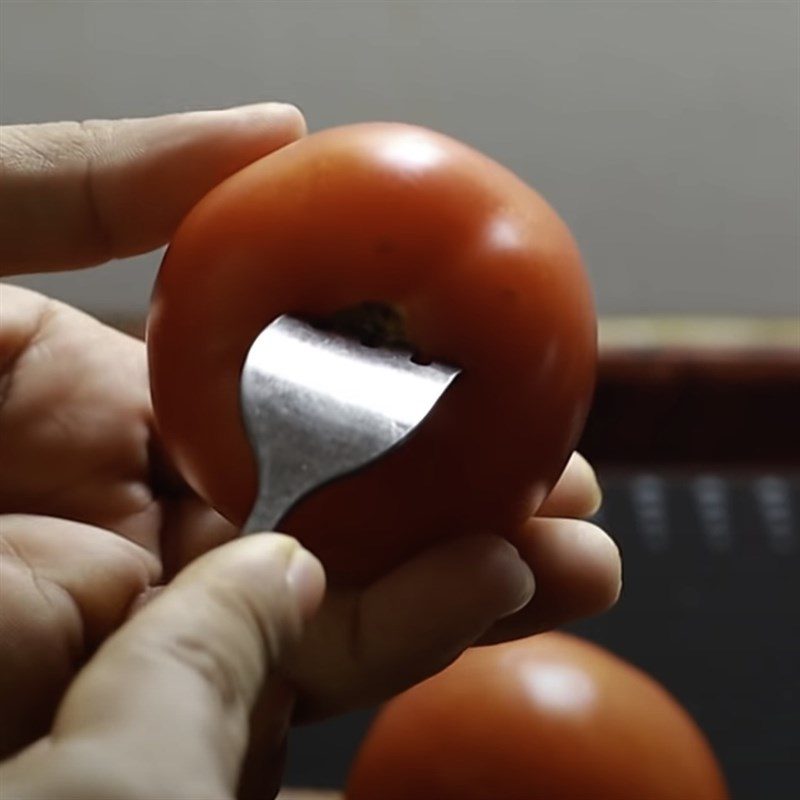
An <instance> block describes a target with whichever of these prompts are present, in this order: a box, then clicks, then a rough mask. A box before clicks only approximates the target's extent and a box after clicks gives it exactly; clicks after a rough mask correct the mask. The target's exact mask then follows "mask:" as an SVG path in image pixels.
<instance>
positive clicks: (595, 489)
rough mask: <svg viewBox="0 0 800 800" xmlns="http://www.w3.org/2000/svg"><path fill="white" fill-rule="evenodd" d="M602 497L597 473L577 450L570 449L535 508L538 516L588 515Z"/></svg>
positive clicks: (597, 506) (596, 506)
mask: <svg viewBox="0 0 800 800" xmlns="http://www.w3.org/2000/svg"><path fill="white" fill-rule="evenodd" d="M602 500H603V495H602V492H601V491H600V484H598V482H597V475H596V474H595V471H594V470H593V469H592V466H591V464H590V463H589V462H588V461H587V460H586V459H585V458H584V457H583V456H582V455H581V454H580V453H573V454H572V457H571V458H570V460H569V463H568V464H567V466H566V469H565V470H564V472H563V473H562V474H561V477H560V478H559V480H558V483H556V485H555V486H554V487H553V489H552V491H551V492H550V494H549V495H548V496H547V497H546V498H545V501H544V503H542V505H541V506H540V507H539V509H538V511H537V512H536V514H537V516H540V517H572V518H575V519H581V518H583V517H591V516H592V514H594V513H595V512H596V511H597V509H599V508H600V504H601V502H602Z"/></svg>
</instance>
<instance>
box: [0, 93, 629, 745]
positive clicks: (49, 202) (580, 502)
mask: <svg viewBox="0 0 800 800" xmlns="http://www.w3.org/2000/svg"><path fill="white" fill-rule="evenodd" d="M302 132H303V125H302V119H301V118H300V117H299V115H298V114H297V112H296V111H293V110H291V109H287V108H285V107H277V108H276V107H274V106H267V107H261V109H260V110H259V109H258V108H256V109H249V110H245V111H243V112H235V113H234V112H229V114H228V116H227V117H226V116H225V115H224V114H222V113H220V112H212V113H211V114H210V115H205V116H204V115H180V116H173V117H170V118H163V119H160V120H152V121H147V120H143V121H130V122H127V123H96V124H91V125H84V126H82V127H78V126H70V125H67V126H66V127H64V126H45V127H40V126H32V127H28V128H26V129H25V130H23V131H22V132H17V133H12V134H11V135H9V134H7V133H6V134H4V137H3V165H4V184H5V191H4V194H3V197H2V203H3V209H2V212H3V213H2V217H0V218H1V219H2V220H3V227H2V228H1V229H0V233H1V234H2V235H1V236H0V240H1V241H2V248H3V250H2V261H3V264H4V265H5V269H6V270H7V272H9V273H10V272H14V271H16V272H22V271H31V270H35V269H48V268H69V267H76V266H84V265H87V264H89V263H95V262H99V261H102V260H104V259H106V258H111V257H114V256H122V255H130V254H133V253H135V252H141V251H143V250H147V249H149V248H152V247H155V246H157V245H159V244H161V243H163V242H164V241H165V240H166V239H168V238H169V236H170V235H171V233H172V230H173V229H174V227H175V225H176V224H177V222H178V221H179V220H180V218H181V217H182V215H183V214H184V213H185V212H186V211H187V210H188V208H189V207H191V205H193V204H194V202H196V201H197V200H198V199H199V198H200V196H201V195H202V194H203V193H204V192H205V191H206V190H207V189H208V188H210V187H211V186H212V185H214V184H215V183H216V182H218V181H219V180H221V179H222V178H223V177H225V175H227V174H228V173H229V172H232V171H234V170H236V169H238V168H240V167H242V166H244V165H245V164H246V163H248V162H249V161H251V160H253V159H254V158H257V157H258V156H260V155H263V154H265V153H267V152H269V151H270V150H272V149H275V147H277V146H280V145H281V144H284V143H286V142H288V141H290V140H291V139H293V138H296V137H297V136H299V135H301V134H302ZM90 165H91V166H90ZM87 175H88V176H91V177H90V178H87ZM154 198H155V199H156V200H157V201H156V202H154ZM2 302H3V308H4V313H3V325H2V328H3V330H2V334H1V335H0V356H1V357H2V364H3V374H4V376H5V377H4V386H5V388H6V391H5V392H4V396H5V400H4V402H2V405H0V448H1V449H2V453H0V512H4V513H10V512H16V513H17V514H18V516H16V517H15V518H13V519H6V520H5V521H4V523H3V534H4V538H5V540H6V543H7V544H8V545H9V547H10V548H11V549H12V551H13V552H14V553H15V554H16V555H15V556H11V557H8V558H4V559H3V568H4V570H8V571H9V573H8V574H9V575H10V578H9V580H8V581H6V585H7V586H13V587H14V591H13V593H12V596H11V603H5V604H4V605H5V606H6V608H4V611H5V612H6V617H5V619H6V621H5V622H3V623H2V624H3V626H4V627H3V628H2V633H3V640H4V641H6V642H8V648H7V650H8V659H7V660H8V662H9V663H10V664H11V668H10V669H8V670H6V671H5V672H4V675H3V678H2V683H0V701H2V704H3V707H4V709H8V710H9V711H10V713H6V714H5V715H4V719H5V725H4V732H5V735H6V741H4V746H5V747H6V751H8V749H9V748H13V747H15V746H19V745H20V744H23V743H25V742H26V741H30V739H31V737H32V736H33V735H40V734H41V733H43V732H44V730H45V729H46V727H47V724H48V721H49V717H50V714H51V713H52V709H53V708H54V706H55V704H56V702H57V701H58V698H59V697H60V695H61V693H62V692H63V690H64V687H65V686H66V684H67V683H68V681H69V679H70V677H71V676H72V675H73V674H74V672H75V670H76V669H77V668H78V666H79V665H80V664H81V663H82V661H83V660H84V659H85V658H86V656H87V654H89V653H90V652H91V651H92V650H93V649H94V648H95V647H96V646H97V644H98V643H99V642H100V641H102V640H103V639H104V638H105V637H106V636H107V635H108V634H109V633H110V632H111V631H113V630H114V629H115V628H116V627H117V626H118V625H119V624H120V623H121V621H122V620H123V619H124V618H125V614H126V611H127V608H128V606H129V605H130V603H131V602H132V600H133V598H135V597H136V596H138V595H139V594H141V593H142V592H143V591H145V590H146V589H147V587H148V586H150V585H153V584H154V583H157V582H158V580H159V571H161V572H162V573H163V578H164V579H166V578H169V577H170V576H172V575H173V574H174V573H175V572H176V571H178V570H179V569H180V568H181V567H182V566H183V565H185V564H186V563H188V562H189V561H191V560H192V559H193V558H195V557H196V556H198V555H199V554H201V553H203V552H205V551H206V550H208V549H210V548H212V547H214V546H216V545H218V544H220V543H221V542H223V541H226V540H227V539H229V538H231V537H233V536H235V535H236V531H235V530H233V529H232V528H231V526H230V525H228V524H227V523H226V522H225V521H224V520H222V519H221V518H219V517H218V516H217V515H216V514H214V512H213V511H211V510H210V509H208V508H207V507H206V506H205V505H204V504H203V503H202V502H201V501H199V500H198V499H197V498H196V497H195V496H194V495H193V494H192V492H191V491H190V490H189V489H188V488H187V487H186V486H185V485H184V484H183V482H182V481H181V480H180V478H179V477H178V476H176V475H175V474H174V473H173V472H172V471H171V470H170V468H169V465H168V464H167V463H166V461H165V459H164V457H163V456H162V453H161V446H160V442H159V440H158V436H157V434H156V433H155V431H154V426H153V420H152V410H151V407H150V402H149V393H148V381H147V370H146V362H145V355H144V348H143V346H142V344H141V343H140V342H138V341H135V340H133V339H130V338H129V337H125V336H123V335H122V334H119V333H117V332H115V331H112V330H110V329H108V328H106V327H104V326H102V325H100V324H99V323H97V322H96V321H94V320H92V319H91V318H89V317H86V316H85V315H83V314H80V313H78V312H76V311H74V310H73V309H69V308H68V307H66V306H63V305H61V304H57V303H53V302H52V301H49V300H46V299H45V298H42V297H40V296H38V295H35V294H33V293H29V292H24V291H23V290H19V289H14V288H13V287H6V288H5V289H4V295H3V300H2ZM6 310H8V312H9V313H6ZM598 500H599V492H598V490H597V488H596V483H595V482H594V478H593V475H592V472H591V469H590V468H589V467H588V465H586V463H585V462H584V461H583V460H582V459H580V458H579V457H575V458H574V459H573V461H572V462H570V466H569V467H568V469H567V472H566V473H565V476H564V477H563V478H562V481H561V482H560V484H559V486H558V487H557V488H556V489H555V490H554V492H553V493H552V495H551V497H550V498H549V499H548V501H547V502H546V504H545V507H543V508H542V509H541V510H540V516H539V517H537V518H535V519H532V520H531V522H530V523H529V525H528V526H527V528H526V530H525V531H524V532H523V533H522V534H521V535H520V536H518V537H517V539H516V540H515V541H516V543H517V547H518V548H519V552H520V553H521V554H522V557H523V559H524V560H522V559H520V557H519V556H518V553H517V551H516V550H515V549H514V548H513V547H511V546H510V545H509V544H508V543H507V542H506V541H505V540H503V539H502V538H500V537H471V538H468V539H461V540H454V541H451V542H449V543H447V544H444V545H439V546H437V547H435V548H433V549H431V550H430V551H429V552H427V553H424V554H422V555H420V556H418V557H417V558H416V559H414V560H413V561H411V562H409V563H408V564H406V565H403V566H402V567H400V568H399V569H398V570H396V571H395V572H393V573H392V574H390V575H388V576H386V577H384V578H383V579H381V580H379V581H378V582H376V583H375V584H374V585H373V586H371V587H367V588H366V589H364V590H363V591H360V592H357V593H356V592H352V591H344V590H339V589H337V588H336V587H332V589H331V591H330V592H329V593H328V596H327V598H326V600H325V603H324V608H323V609H322V611H321V613H320V614H319V616H318V618H317V619H316V620H315V621H314V622H313V624H312V625H311V628H310V630H309V632H308V635H307V637H306V638H305V639H304V641H303V643H302V644H301V645H300V646H299V648H298V649H297V652H296V653H294V654H293V655H292V656H291V657H287V659H285V661H284V671H285V673H286V675H287V677H288V678H289V679H290V680H291V681H293V682H294V684H295V685H296V686H297V687H298V690H299V691H300V692H301V705H302V713H303V714H304V715H305V716H309V717H312V716H319V715H321V714H327V713H333V712H335V711H339V710H343V709H345V708H350V707H353V706H355V705H359V704H364V703H368V702H372V701H375V700H379V699H382V698H384V697H386V696H388V695H389V694H391V693H393V692H395V691H398V690H400V689H402V688H404V687H406V686H408V685H410V684H411V683H413V682H414V681H416V680H418V679H421V678H423V677H426V676H427V675H429V674H431V673H433V672H435V671H436V670H438V669H439V668H441V667H442V666H444V665H445V664H446V663H447V662H448V661H450V660H451V659H452V658H454V657H455V656H456V655H457V654H458V653H459V652H460V650H461V649H463V648H464V647H466V646H467V645H468V644H470V643H472V642H473V641H474V640H476V639H478V638H479V637H481V636H483V637H484V639H486V640H488V639H496V638H503V637H508V636H516V635H523V634H527V633H529V632H531V631H533V630H537V629H540V628H544V627H548V626H552V625H555V624H560V623H562V622H565V621H567V620H569V619H572V618H574V617H576V616H581V615H584V614H589V613H593V612H596V611H599V610H602V609H603V608H605V607H606V606H608V605H609V604H610V603H611V602H613V599H614V598H615V597H616V594H617V592H618V588H619V560H618V555H617V552H616V548H615V547H614V545H613V544H612V543H611V542H610V540H609V539H608V538H607V537H606V536H605V535H604V534H603V533H602V532H600V531H599V530H598V529H596V528H595V527H593V526H591V525H590V524H589V523H585V522H581V521H577V520H575V519H566V518H569V517H579V516H582V515H586V514H589V513H590V512H591V511H592V510H593V508H594V507H595V506H596V504H597V502H598ZM43 516H47V517H51V518H49V519H44V518H43ZM52 517H54V518H56V519H52ZM559 518H565V519H559ZM74 521H80V523H83V524H76V522H74ZM114 534H117V535H114ZM526 562H527V563H530V565H532V567H533V569H534V571H535V573H536V579H537V592H536V596H535V597H534V599H533V601H531V602H530V603H527V600H529V599H530V593H531V591H532V588H533V587H532V579H531V570H530V569H529V567H528V566H526ZM523 604H525V608H524V609H523V610H522V611H520V612H519V613H518V614H515V615H514V616H512V617H509V618H508V619H505V620H504V621H500V622H498V620H501V619H502V618H504V617H506V616H507V615H508V614H510V613H511V612H512V611H514V610H515V609H517V608H518V607H520V606H521V605H523ZM9 732H10V738H8V737H9Z"/></svg>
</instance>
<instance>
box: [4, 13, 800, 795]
mask: <svg viewBox="0 0 800 800" xmlns="http://www.w3.org/2000/svg"><path fill="white" fill-rule="evenodd" d="M0 36H1V37H2V39H1V40H0V117H1V118H2V121H3V122H4V123H16V122H36V121H46V120H57V119H83V118H97V117H121V116H143V115H152V114H160V113H166V112H171V111H176V110H182V109H196V108H214V107H222V106H229V105H235V104H239V103H246V102H255V101H261V100H267V99H277V100H287V101H291V102H294V103H297V104H299V105H300V106H301V107H302V108H303V109H304V111H305V113H306V115H307V118H308V121H309V125H310V127H311V129H312V130H315V129H320V128H324V127H328V126H331V125H336V124H341V123H349V122H354V121H358V120H374V119H388V120H401V121H408V122H416V123H419V124H422V125H426V126H429V127H432V128H435V129H438V130H441V131H444V132H446V133H449V134H451V135H453V136H455V137H457V138H459V139H463V140H465V141H467V142H469V143H471V144H472V145H474V146H475V147H477V148H478V149H480V150H483V151H485V152H486V153H488V154H490V155H491V156H493V157H494V158H495V159H497V160H498V161H500V162H502V163H504V164H505V165H507V166H508V167H510V168H511V169H512V170H514V171H515V172H517V173H518V174H519V175H521V176H522V177H523V178H524V179H526V180H528V181H529V182H530V183H532V184H533V185H535V186H536V187H537V188H538V189H539V190H540V191H541V192H542V193H543V194H544V195H545V196H546V197H547V198H548V199H549V200H550V202H552V203H553V204H554V205H555V206H556V208H557V209H558V210H559V212H560V213H561V214H562V215H563V216H564V217H565V219H566V220H567V222H568V224H569V225H570V227H571V228H572V230H573V232H574V233H575V235H576V237H577V239H578V242H579V243H580V245H581V248H582V250H583V252H584V255H585V257H586V261H587V264H588V268H589V271H590V273H591V277H592V281H593V284H594V287H595V291H596V295H597V300H598V305H599V310H600V312H601V314H602V317H603V319H602V324H601V334H602V336H601V341H602V344H603V350H602V361H601V368H600V382H599V386H598V395H597V401H596V404H595V410H594V412H593V414H592V418H591V420H590V423H589V428H588V430H587V434H586V437H585V440H584V443H583V447H584V449H585V450H586V451H587V452H588V454H589V455H590V456H591V457H592V458H593V459H594V461H595V462H596V463H597V464H598V465H599V467H600V475H601V479H602V481H603V482H604V484H605V487H606V496H607V502H606V506H605V508H604V510H603V512H602V518H601V521H602V522H603V524H604V525H606V526H607V527H608V528H609V530H610V531H611V532H612V534H614V535H615V536H616V537H617V539H618V540H619V542H620V544H621V547H622V550H623V554H624V557H625V563H626V575H627V580H626V590H625V593H624V595H623V598H622V601H621V602H620V604H619V607H618V608H617V609H616V610H615V611H614V612H612V613H610V614H608V615H606V616H604V617H603V618H601V619H599V620H594V621H589V622H586V623H583V624H582V625H580V626H577V628H576V629H577V630H579V631H580V632H581V633H583V634H584V635H587V636H589V637H591V638H593V639H596V640H597V641H600V642H602V643H603V644H605V645H606V646H609V647H610V648H611V649H613V650H614V651H615V652H617V653H620V654H621V655H623V656H625V657H626V658H628V659H630V660H632V661H634V662H635V663H637V664H639V665H641V666H643V667H644V668H646V669H647V670H648V671H649V672H651V673H652V674H654V675H656V676H657V677H658V678H659V679H660V680H662V681H663V682H664V683H665V684H666V685H667V687H668V688H669V689H670V690H671V691H672V692H673V693H675V694H676V695H677V696H678V698H679V699H680V700H681V701H682V702H683V703H684V704H685V705H686V706H687V707H688V708H689V710H690V711H691V712H692V713H693V714H694V716H695V717H696V718H697V719H698V721H699V722H700V724H701V726H702V727H703V728H704V730H705V731H706V733H707V734H708V735H709V737H710V739H711V741H712V743H713V745H714V747H715V749H716V751H717V753H718V754H719V756H720V758H721V759H722V761H723V764H724V767H725V771H726V773H727V775H728V777H729V780H730V782H731V785H732V787H733V790H734V796H735V797H736V798H743V799H745V800H746V799H748V798H752V799H753V800H764V799H765V798H769V799H770V800H784V798H785V800H788V799H789V798H792V799H794V798H796V797H798V796H800V732H798V729H797V720H798V719H800V687H798V674H800V635H798V634H799V633H800V615H799V614H798V609H800V592H798V588H797V587H798V582H797V575H798V566H800V557H799V556H798V553H799V547H798V540H799V539H800V534H798V521H797V520H798V508H799V507H800V478H798V475H799V474H800V472H799V470H798V467H799V466H800V426H798V424H797V419H798V417H797V408H800V267H799V266H798V265H799V264H800V221H799V220H800V4H798V2H796V1H794V2H793V1H791V0H790V1H789V2H767V1H766V0H764V1H759V2H712V1H710V0H709V1H708V2H703V1H702V0H697V2H675V3H668V2H647V1H646V0H639V1H638V2H636V1H632V2H608V1H605V0H597V2H538V1H537V2H534V1H533V0H530V1H529V2H499V1H497V0H492V1H489V0H486V1H484V2H447V1H445V0H439V1H438V2H436V1H435V0H432V1H430V2H415V1H414V0H407V1H402V2H401V1H400V0H398V1H397V2H346V1H344V0H296V1H295V2H274V1H269V0H264V1H263V2H235V0H226V1H224V2H223V1H220V2H202V1H201V0H181V1H177V0H173V1H172V2H171V1H170V0H158V1H157V2H148V0H117V1H116V2H104V1H103V0H86V1H85V2H82V1H81V0H69V1H66V0H53V1H52V2H50V1H49V0H2V2H0ZM154 202H155V199H154ZM159 259H160V254H158V253H155V254H150V255H147V256H143V257H140V258H136V259H131V260H129V261H126V262H120V263H116V264H114V265H111V266H106V267H102V268H97V269H92V270H85V271H83V272H80V273H74V274H68V275H46V276H31V277H26V278H24V279H19V280H15V282H18V283H20V284H24V285H27V286H30V287H33V288H37V289H39V290H41V291H44V292H47V293H48V294H51V295H55V296H57V297H60V298H62V299H64V300H67V301H69V302H71V303H73V304H75V305H78V306H80V307H83V308H86V309H88V310H90V311H92V312H94V313H97V314H99V315H101V316H103V317H105V318H109V319H115V320H123V321H125V322H126V324H130V326H131V327H133V328H136V327H137V325H138V322H137V320H140V319H141V317H142V316H143V315H144V313H145V312H146V308H147V303H148V297H149V291H150V286H151V283H152V280H153V277H154V274H155V270H156V269H157V265H158V262H159ZM666 318H668V319H666ZM372 713H373V711H372V710H369V711H365V712H363V713H357V714H354V715H351V716H349V717H347V718H345V719H343V720H335V721H332V722H329V723H325V724H323V725H319V726H314V727H310V728H306V729H302V730H300V731H298V732H297V733H296V735H295V737H294V741H293V743H292V748H291V750H290V763H289V776H290V778H291V779H292V780H293V781H296V782H303V783H306V784H313V785H318V786H326V785H327V786H337V785H341V783H342V781H343V778H344V775H345V773H346V769H347V764H348V761H349V759H350V758H351V756H352V753H353V752H354V750H355V748H356V746H357V743H358V741H359V738H360V736H361V735H362V732H363V730H364V728H365V726H366V724H367V723H368V721H369V719H370V716H371V715H372Z"/></svg>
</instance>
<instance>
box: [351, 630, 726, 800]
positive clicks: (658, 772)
mask: <svg viewBox="0 0 800 800" xmlns="http://www.w3.org/2000/svg"><path fill="white" fill-rule="evenodd" d="M346 797H347V800H409V798H424V800H727V798H728V793H727V790H726V788H725V782H724V779H723V777H722V773H721V771H720V769H719V766H718V765H717V763H716V761H715V759H714V755H713V753H712V751H711V749H710V747H709V745H708V743H707V741H706V740H705V738H704V736H703V734H702V733H701V732H700V730H699V729H698V728H697V726H696V725H695V723H694V722H693V720H692V719H691V717H690V716H689V715H688V713H687V712H686V711H685V710H684V709H683V708H682V707H681V706H680V705H678V703H677V702H676V701H675V700H674V699H673V698H672V697H671V696H670V695H669V694H668V693H667V692H666V690H665V689H664V688H663V687H661V686H660V685H659V684H658V683H656V682H655V681H654V680H653V679H652V678H650V677H649V676H647V675H646V674H644V673H643V672H641V671H640V670H638V669H636V668H635V667H633V666H632V665H630V664H627V663H626V662H624V661H622V660H621V659H619V658H617V657H616V656H614V655H612V654H611V653H609V652H607V651H606V650H603V649H602V648H600V647H598V646H596V645H593V644H590V643H589V642H586V641H582V640H581V639H578V638H576V637H574V636H568V635H566V634H560V633H548V634H542V635H539V636H535V637H532V638H528V639H521V640H518V641H516V642H510V643H505V644H501V645H493V646H491V647H481V648H472V649H471V650H467V651H466V653H464V655H462V656H461V658H459V659H458V661H456V662H455V664H453V665H452V666H450V667H449V668H448V669H446V670H445V671H444V672H441V673H439V674H438V675H436V676H434V677H433V678H430V679H429V680H427V681H425V682H424V683H421V684H418V685H417V686H415V687H414V688H412V689H410V690H409V691H407V692H405V693H404V694H402V695H399V696H398V697H396V698H395V699H394V700H391V701H390V702H389V703H388V704H387V705H386V706H385V707H384V709H383V710H382V712H381V713H380V714H379V716H378V717H377V719H376V720H375V722H374V723H373V726H372V728H371V729H370V730H369V731H368V733H367V736H366V739H365V740H364V743H363V744H362V746H361V749H360V750H359V752H358V755H357V756H356V760H355V762H354V764H353V767H352V770H351V773H350V777H349V781H348V786H347V792H346Z"/></svg>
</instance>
